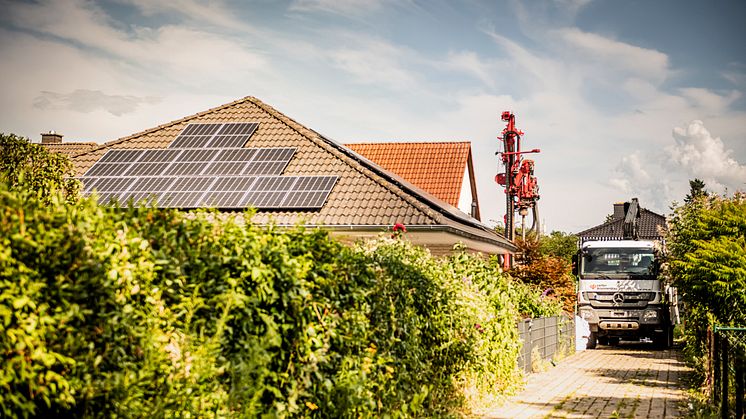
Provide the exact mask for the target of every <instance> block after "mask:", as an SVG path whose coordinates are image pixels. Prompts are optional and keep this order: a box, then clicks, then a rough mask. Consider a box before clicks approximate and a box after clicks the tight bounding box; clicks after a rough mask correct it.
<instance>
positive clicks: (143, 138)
mask: <svg viewBox="0 0 746 419" xmlns="http://www.w3.org/2000/svg"><path fill="white" fill-rule="evenodd" d="M206 122H214V123H218V122H258V123H259V128H258V129H257V130H256V132H255V133H254V134H253V135H252V137H251V139H250V140H249V141H248V142H247V144H246V147H294V148H296V153H295V155H294V157H293V159H292V160H291V161H290V163H289V164H288V166H287V168H286V169H285V171H284V172H283V174H285V175H336V176H339V180H338V182H337V184H336V185H335V186H334V188H333V189H332V192H331V194H329V198H328V200H327V202H326V204H325V205H324V206H323V208H321V209H320V210H317V211H260V212H257V213H256V214H255V215H254V217H253V218H252V221H254V222H256V223H259V224H266V223H270V222H273V223H275V224H278V225H295V224H297V223H304V224H305V225H311V226H314V225H325V226H330V227H334V226H338V227H339V226H341V227H346V226H354V227H356V228H360V227H376V226H377V227H381V226H384V227H387V226H392V225H394V224H395V223H403V224H405V225H406V226H407V227H408V228H409V227H411V226H420V227H422V228H431V227H434V226H441V227H443V228H447V229H451V230H456V231H459V232H460V233H459V234H462V235H467V236H470V237H476V238H478V240H483V241H486V242H489V243H494V244H498V245H500V246H502V247H503V248H507V249H509V250H511V251H513V250H515V247H514V246H513V244H512V243H510V242H508V241H507V240H505V239H504V238H503V237H502V236H499V235H498V234H496V233H495V232H494V231H493V230H492V229H490V228H488V227H486V226H484V225H483V224H481V223H479V222H478V221H476V220H474V219H472V218H470V217H468V216H466V215H465V214H463V213H461V212H460V211H458V210H457V209H455V208H453V207H450V206H449V205H448V204H446V203H444V202H442V201H440V200H439V199H437V198H434V197H432V196H431V195H429V194H428V193H426V192H424V191H421V190H420V189H419V188H416V187H413V186H412V185H411V184H409V183H408V182H406V181H405V180H403V179H401V178H400V177H398V176H396V175H395V174H393V173H390V172H387V171H385V170H383V169H381V168H380V167H379V166H377V165H375V164H372V163H370V162H369V161H368V160H366V159H364V158H362V157H360V156H359V155H358V154H356V153H354V152H353V151H351V150H349V149H348V148H346V147H344V146H343V145H341V144H338V143H336V142H334V141H332V140H330V139H328V138H326V137H324V136H322V135H320V134H318V133H317V132H315V131H313V130H310V129H308V128H306V127H304V126H303V125H301V124H299V123H297V122H295V121H294V120H292V119H290V118H288V117H287V116H285V115H283V114H281V113H280V112H278V111H276V110H275V109H274V108H272V107H270V106H269V105H267V104H265V103H263V102H261V101H260V100H258V99H256V98H253V97H246V98H243V99H240V100H237V101H234V102H231V103H228V104H226V105H222V106H219V107H216V108H213V109H210V110H208V111H205V112H200V113H198V114H195V115H192V116H188V117H185V118H182V119H179V120H176V121H173V122H170V123H167V124H164V125H160V126H158V127H155V128H153V129H149V130H146V131H143V132H140V133H137V134H133V135H130V136H128V137H124V138H120V139H118V140H114V141H110V142H107V143H104V144H102V145H100V146H99V147H97V148H95V149H92V150H89V151H88V152H86V153H83V154H79V155H77V156H75V157H74V158H73V162H74V163H75V166H76V171H77V173H78V174H79V175H82V174H83V173H85V171H86V170H88V169H89V168H90V167H91V166H92V165H93V164H94V163H95V162H96V161H97V160H98V159H100V158H101V156H102V155H103V154H104V153H105V152H106V151H107V150H109V149H127V148H165V147H167V146H168V145H169V144H170V143H171V142H172V141H173V140H174V139H175V138H176V136H177V135H178V134H179V133H180V132H181V131H182V129H183V128H184V127H186V125H187V124H189V123H206Z"/></svg>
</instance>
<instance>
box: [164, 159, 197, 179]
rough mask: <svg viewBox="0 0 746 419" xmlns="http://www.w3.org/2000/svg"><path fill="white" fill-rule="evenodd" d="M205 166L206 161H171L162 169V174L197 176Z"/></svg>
mask: <svg viewBox="0 0 746 419" xmlns="http://www.w3.org/2000/svg"><path fill="white" fill-rule="evenodd" d="M205 167H207V163H204V162H200V163H171V164H170V165H169V166H168V167H167V168H166V170H164V171H163V175H164V176H197V175H199V174H201V173H202V171H203V170H205Z"/></svg>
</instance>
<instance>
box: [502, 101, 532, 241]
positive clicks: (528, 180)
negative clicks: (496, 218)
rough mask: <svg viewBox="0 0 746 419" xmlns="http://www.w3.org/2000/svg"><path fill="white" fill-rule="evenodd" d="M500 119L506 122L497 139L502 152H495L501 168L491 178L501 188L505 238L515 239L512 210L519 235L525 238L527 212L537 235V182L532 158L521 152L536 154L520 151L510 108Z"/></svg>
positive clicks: (518, 138)
mask: <svg viewBox="0 0 746 419" xmlns="http://www.w3.org/2000/svg"><path fill="white" fill-rule="evenodd" d="M502 120H503V121H504V122H506V123H507V125H506V127H505V129H503V131H502V135H501V136H500V137H497V138H499V139H500V140H501V141H502V143H503V151H502V152H499V153H500V156H501V158H502V162H503V165H504V167H505V171H504V172H503V173H498V175H497V176H496V177H495V181H496V182H497V183H498V184H500V185H501V186H503V187H504V188H505V202H506V207H505V237H506V238H507V239H508V240H513V239H514V238H515V218H514V217H515V213H516V212H517V213H518V214H519V215H520V216H521V235H522V236H523V238H524V239H525V238H526V231H527V230H526V216H528V214H529V212H531V218H532V223H531V228H530V229H529V231H533V232H535V233H536V235H537V236H538V235H539V234H540V229H539V209H538V206H537V202H536V201H538V200H539V184H538V182H537V180H536V177H535V176H534V161H533V160H529V159H525V160H524V159H523V156H522V155H523V154H528V153H539V152H540V151H541V150H539V149H538V148H535V149H533V150H529V151H521V136H522V135H523V131H521V130H519V129H518V128H516V126H515V115H514V114H513V113H512V112H510V111H505V112H503V113H502Z"/></svg>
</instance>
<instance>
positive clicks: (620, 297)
mask: <svg viewBox="0 0 746 419" xmlns="http://www.w3.org/2000/svg"><path fill="white" fill-rule="evenodd" d="M611 299H612V300H613V301H614V303H615V304H622V303H623V302H624V294H622V293H621V292H618V293H616V294H614V296H613V297H611Z"/></svg>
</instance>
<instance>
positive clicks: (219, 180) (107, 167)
mask: <svg viewBox="0 0 746 419" xmlns="http://www.w3.org/2000/svg"><path fill="white" fill-rule="evenodd" d="M257 127H258V124H257V123H226V124H190V125H188V126H187V127H186V128H185V129H184V130H183V132H182V133H181V134H179V136H178V137H177V138H176V140H174V142H173V143H172V144H171V145H169V148H166V149H157V150H153V149H148V150H140V149H128V150H109V151H107V153H106V154H104V156H103V157H102V158H101V160H100V161H98V162H97V163H95V164H94V165H93V166H92V167H91V168H90V169H89V170H88V171H87V172H86V173H85V175H84V176H82V177H81V178H80V179H81V181H83V185H84V187H83V192H84V193H85V194H88V195H90V194H92V193H94V192H95V193H96V194H97V196H98V199H99V202H100V203H102V204H109V203H113V202H119V204H121V205H125V204H127V203H128V202H132V203H135V204H137V203H150V202H156V203H157V205H158V206H160V207H172V208H198V207H204V206H210V207H216V208H246V207H249V206H254V207H257V208H259V209H284V208H307V209H314V208H321V207H323V205H324V203H325V202H326V199H327V198H328V196H329V193H330V192H331V190H332V188H333V187H334V185H335V183H336V181H337V179H338V177H337V176H282V175H281V174H282V172H283V171H284V170H285V168H286V167H287V165H288V164H289V162H290V160H291V159H292V158H293V156H294V154H295V148H240V147H242V146H243V145H244V144H245V142H246V141H247V140H248V138H249V137H250V136H251V135H252V134H253V133H254V131H256V129H257Z"/></svg>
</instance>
